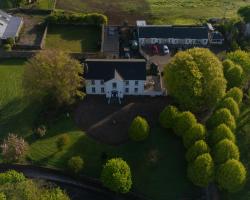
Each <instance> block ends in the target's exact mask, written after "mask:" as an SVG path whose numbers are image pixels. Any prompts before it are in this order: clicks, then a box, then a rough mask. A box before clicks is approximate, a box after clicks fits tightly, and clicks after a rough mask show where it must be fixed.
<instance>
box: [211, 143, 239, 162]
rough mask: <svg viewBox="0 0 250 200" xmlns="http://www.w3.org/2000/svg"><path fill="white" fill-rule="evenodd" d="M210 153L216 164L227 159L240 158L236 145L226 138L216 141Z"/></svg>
mask: <svg viewBox="0 0 250 200" xmlns="http://www.w3.org/2000/svg"><path fill="white" fill-rule="evenodd" d="M212 155H213V158H214V162H215V163H218V164H222V163H225V162H226V161H227V160H229V159H235V160H239V159H240V152H239V149H238V147H237V146H236V145H235V144H234V143H233V142H232V141H230V140H228V139H224V140H221V141H220V142H218V143H217V144H216V145H215V146H214V147H213V149H212Z"/></svg>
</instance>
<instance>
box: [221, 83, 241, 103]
mask: <svg viewBox="0 0 250 200" xmlns="http://www.w3.org/2000/svg"><path fill="white" fill-rule="evenodd" d="M227 97H232V98H233V99H234V100H235V101H236V102H237V103H238V105H240V104H241V102H242V98H243V92H242V90H241V89H240V88H237V87H233V88H231V89H230V90H228V91H227V93H226V96H225V98H227Z"/></svg>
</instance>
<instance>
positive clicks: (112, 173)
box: [101, 158, 132, 193]
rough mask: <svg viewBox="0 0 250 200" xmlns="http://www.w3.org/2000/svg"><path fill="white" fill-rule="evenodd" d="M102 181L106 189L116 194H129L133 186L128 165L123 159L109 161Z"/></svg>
mask: <svg viewBox="0 0 250 200" xmlns="http://www.w3.org/2000/svg"><path fill="white" fill-rule="evenodd" d="M101 181H102V183H103V185H104V186H105V187H107V188H109V189H110V190H112V191H114V192H119V193H128V192H129V191H130V189H131V186H132V178H131V172H130V168H129V166H128V164H127V163H126V162H125V161H124V160H122V159H121V158H113V159H110V160H108V161H107V163H106V164H105V165H104V167H103V170H102V173H101Z"/></svg>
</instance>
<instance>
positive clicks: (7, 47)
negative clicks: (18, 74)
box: [3, 44, 12, 51]
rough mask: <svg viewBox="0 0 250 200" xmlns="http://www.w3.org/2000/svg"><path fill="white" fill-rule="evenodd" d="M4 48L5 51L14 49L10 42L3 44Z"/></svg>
mask: <svg viewBox="0 0 250 200" xmlns="http://www.w3.org/2000/svg"><path fill="white" fill-rule="evenodd" d="M3 49H4V51H11V50H12V47H11V45H10V44H4V45H3Z"/></svg>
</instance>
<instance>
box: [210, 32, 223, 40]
mask: <svg viewBox="0 0 250 200" xmlns="http://www.w3.org/2000/svg"><path fill="white" fill-rule="evenodd" d="M212 39H213V40H224V37H223V35H222V34H221V33H220V32H213V33H212Z"/></svg>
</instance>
